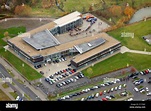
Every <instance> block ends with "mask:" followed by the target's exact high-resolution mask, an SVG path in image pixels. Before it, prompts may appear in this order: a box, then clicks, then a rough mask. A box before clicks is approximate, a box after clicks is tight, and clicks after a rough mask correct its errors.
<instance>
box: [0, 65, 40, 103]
mask: <svg viewBox="0 0 151 111" xmlns="http://www.w3.org/2000/svg"><path fill="white" fill-rule="evenodd" d="M0 72H1V73H0V77H1V78H2V77H5V78H6V77H8V78H12V77H11V75H10V74H9V73H8V72H7V70H6V69H5V67H4V66H3V65H1V64H0ZM12 82H14V83H15V84H16V85H17V87H19V88H20V89H21V90H22V91H23V92H22V91H19V90H18V89H17V88H16V87H15V86H13V85H12V84H10V83H8V85H9V86H10V87H11V88H12V89H13V90H14V91H16V93H17V94H18V95H19V96H20V97H22V95H23V93H24V94H27V95H28V96H29V97H30V98H31V100H37V101H41V99H40V98H37V95H36V94H35V93H34V92H33V91H31V90H30V89H29V88H28V87H26V86H24V85H23V84H20V83H19V82H18V81H16V80H15V79H14V78H12ZM23 99H24V100H26V99H25V97H24V98H23Z"/></svg>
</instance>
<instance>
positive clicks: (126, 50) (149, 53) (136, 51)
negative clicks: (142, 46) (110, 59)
mask: <svg viewBox="0 0 151 111" xmlns="http://www.w3.org/2000/svg"><path fill="white" fill-rule="evenodd" d="M120 52H121V53H122V54H123V53H125V52H130V53H137V54H146V55H151V52H146V51H139V50H130V49H128V48H127V47H125V46H122V47H121V50H120Z"/></svg>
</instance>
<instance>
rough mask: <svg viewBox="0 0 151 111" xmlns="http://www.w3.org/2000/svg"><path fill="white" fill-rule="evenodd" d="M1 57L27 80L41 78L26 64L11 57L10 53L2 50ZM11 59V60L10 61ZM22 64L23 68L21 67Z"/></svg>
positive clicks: (13, 56)
mask: <svg viewBox="0 0 151 111" xmlns="http://www.w3.org/2000/svg"><path fill="white" fill-rule="evenodd" d="M0 52H1V55H2V56H3V57H4V58H5V59H7V60H8V61H9V62H10V63H11V64H12V65H13V66H14V67H15V68H16V69H17V70H18V71H19V72H20V73H21V74H23V75H24V76H25V77H26V78H27V79H28V80H30V81H31V80H35V79H39V78H41V77H42V75H41V74H40V73H38V72H37V71H36V70H34V69H33V68H31V67H30V66H29V65H28V64H26V63H24V62H23V61H22V60H21V59H19V58H18V57H16V56H15V55H13V54H12V53H11V52H9V51H7V52H5V50H4V49H1V50H0ZM12 58H13V59H12ZM22 64H24V67H23V66H22Z"/></svg>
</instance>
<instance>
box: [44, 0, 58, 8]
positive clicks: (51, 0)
mask: <svg viewBox="0 0 151 111" xmlns="http://www.w3.org/2000/svg"><path fill="white" fill-rule="evenodd" d="M54 4H55V0H42V7H43V8H50V7H51V6H53V5H54Z"/></svg>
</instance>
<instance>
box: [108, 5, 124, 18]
mask: <svg viewBox="0 0 151 111" xmlns="http://www.w3.org/2000/svg"><path fill="white" fill-rule="evenodd" d="M109 12H110V13H111V14H112V15H113V16H115V17H119V16H120V15H121V14H122V8H121V6H118V5H113V6H112V7H110V8H109Z"/></svg>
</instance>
